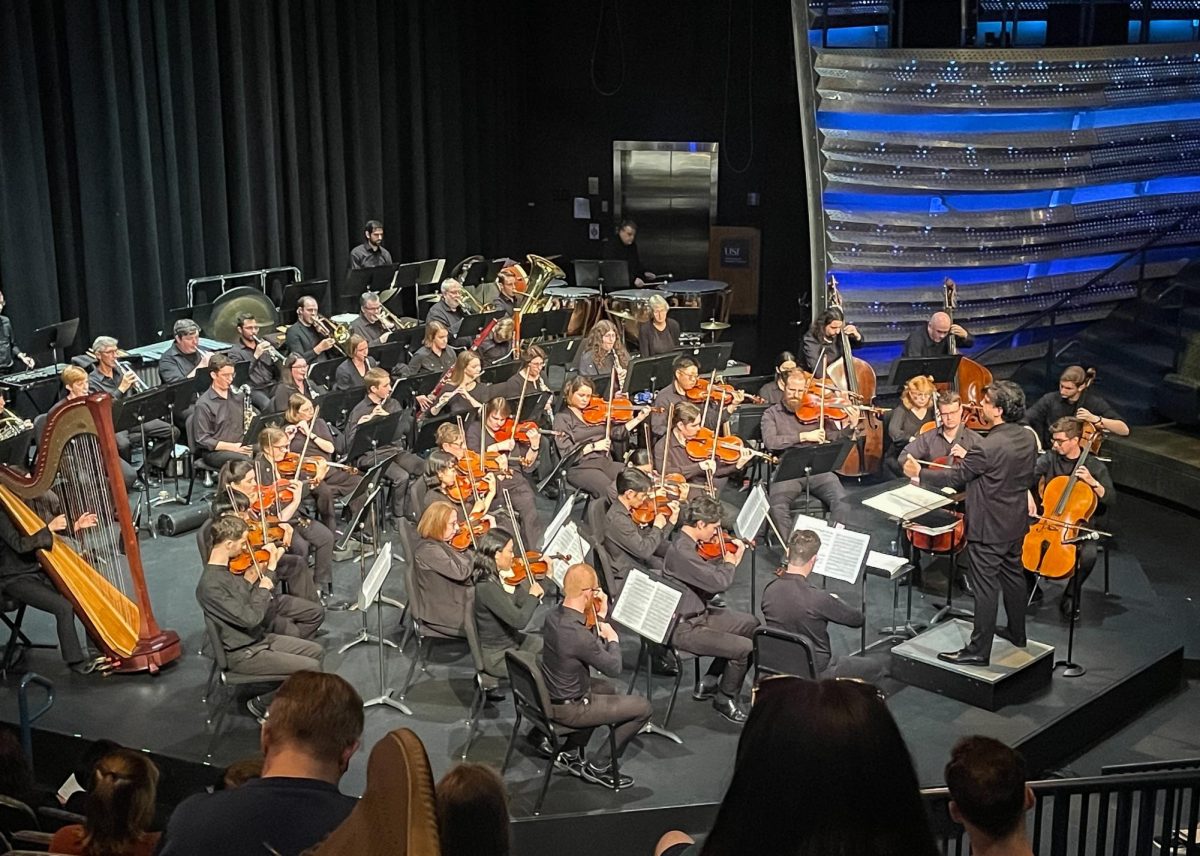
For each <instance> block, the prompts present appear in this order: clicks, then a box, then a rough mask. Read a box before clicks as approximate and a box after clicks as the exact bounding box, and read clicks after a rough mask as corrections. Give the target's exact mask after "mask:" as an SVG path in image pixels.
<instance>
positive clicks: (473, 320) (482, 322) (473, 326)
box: [458, 309, 504, 341]
mask: <svg viewBox="0 0 1200 856" xmlns="http://www.w3.org/2000/svg"><path fill="white" fill-rule="evenodd" d="M503 317H504V310H503V309H497V310H495V311H494V312H480V313H478V314H476V315H468V316H467V317H466V318H464V319H463V322H462V326H461V327H459V328H458V338H460V339H471V340H472V341H474V340H475V338H476V337H477V336H478V335H479V333H480V331H482V330H483V328H484V327H486V326H487V323H488V322H489V321H499V320H500V319H501V318H503Z"/></svg>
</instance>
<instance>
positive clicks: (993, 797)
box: [945, 736, 1033, 849]
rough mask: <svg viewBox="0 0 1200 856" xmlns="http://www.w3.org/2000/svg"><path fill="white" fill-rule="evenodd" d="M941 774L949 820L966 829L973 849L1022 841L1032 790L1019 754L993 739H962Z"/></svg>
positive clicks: (976, 737)
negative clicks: (946, 791) (947, 796)
mask: <svg viewBox="0 0 1200 856" xmlns="http://www.w3.org/2000/svg"><path fill="white" fill-rule="evenodd" d="M945 775H946V787H947V788H949V790H950V817H952V818H953V819H954V821H955V822H956V823H961V824H963V825H964V826H965V827H966V828H967V832H968V833H969V834H970V836H971V843H972V845H973V846H974V848H975V849H978V848H979V847H980V846H981V845H982V844H983V843H984V841H985V840H986V841H992V842H995V841H1002V840H1004V839H1008V838H1011V837H1015V836H1019V837H1020V838H1021V839H1022V840H1024V837H1025V823H1024V821H1025V812H1026V811H1028V810H1029V809H1030V808H1032V806H1033V791H1031V790H1030V789H1029V786H1028V785H1026V784H1025V778H1026V770H1025V761H1024V759H1022V758H1021V756H1020V755H1019V754H1018V753H1017V752H1015V751H1014V750H1012V749H1010V748H1008V747H1007V746H1005V745H1004V744H1003V743H1001V742H1000V741H999V740H993V739H992V738H991V737H980V736H975V737H964V738H963V739H962V740H959V741H958V743H956V744H955V745H954V748H953V749H952V750H951V751H950V761H949V763H947V764H946V771H945ZM981 839H983V840H981Z"/></svg>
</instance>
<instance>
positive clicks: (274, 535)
mask: <svg viewBox="0 0 1200 856" xmlns="http://www.w3.org/2000/svg"><path fill="white" fill-rule="evenodd" d="M246 537H247V538H248V539H249V541H250V546H251V547H262V546H264V545H266V544H279V545H280V546H282V545H283V539H284V537H285V535H284V531H283V527H282V526H280V525H279V524H278V523H274V524H269V525H268V526H267V534H266V535H265V536H264V535H263V531H262V528H261V527H260V526H257V525H253V524H252V525H251V526H250V528H249V529H248V530H247V531H246Z"/></svg>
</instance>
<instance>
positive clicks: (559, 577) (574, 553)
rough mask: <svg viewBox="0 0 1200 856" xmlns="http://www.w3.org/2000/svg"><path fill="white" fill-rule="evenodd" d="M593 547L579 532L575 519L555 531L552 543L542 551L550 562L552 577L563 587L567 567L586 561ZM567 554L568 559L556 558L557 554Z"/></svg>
mask: <svg viewBox="0 0 1200 856" xmlns="http://www.w3.org/2000/svg"><path fill="white" fill-rule="evenodd" d="M591 549H592V545H591V544H589V543H588V542H587V541H586V540H584V538H583V536H582V535H580V534H579V527H577V526H576V525H575V521H573V520H572V521H570V522H568V523H567V524H565V525H564V526H560V527H559V529H558V531H557V532H555V533H554V537H553V538H551V539H550V543H549V544H548V545H547V546H546V549H545V550H543V551H542V555H543V556H545V557H546V558H547V560H548V561H549V562H550V577H551V579H553V580H554V582H556V583H557V584H558V587H559V588H562V583H563V577H565V576H566V575H567V568H569V567H571V565H574V564H577V563H579V562H582V561H584V560H585V559H586V558H587V554H588V551H590V550H591ZM560 554H561V555H563V556H566V557H567V559H566V560H565V561H564V560H563V559H559V558H555V556H556V555H560Z"/></svg>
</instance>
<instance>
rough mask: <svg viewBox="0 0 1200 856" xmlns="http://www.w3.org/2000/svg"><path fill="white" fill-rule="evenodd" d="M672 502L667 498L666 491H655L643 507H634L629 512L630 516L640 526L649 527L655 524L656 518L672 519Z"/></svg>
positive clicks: (647, 498)
mask: <svg viewBox="0 0 1200 856" xmlns="http://www.w3.org/2000/svg"><path fill="white" fill-rule="evenodd" d="M671 502H672V500H671V499H670V498H669V497H667V495H666V491H663V490H657V489H656V490H654V491H652V492H651V493H650V495H649V496H647V497H646V501H645V502H643V503H642V504H641V505H637V506H634V507H633V508H632V509H630V511H629V516H630V517H632V518H633V522H634V523H636V524H637V525H638V526H649V525H650V524H651V523H653V522H654V518H656V517H658V515H660V514H661V515H662V516H663V517H670V516H671V512H672V511H673V509H672V508H671Z"/></svg>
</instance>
